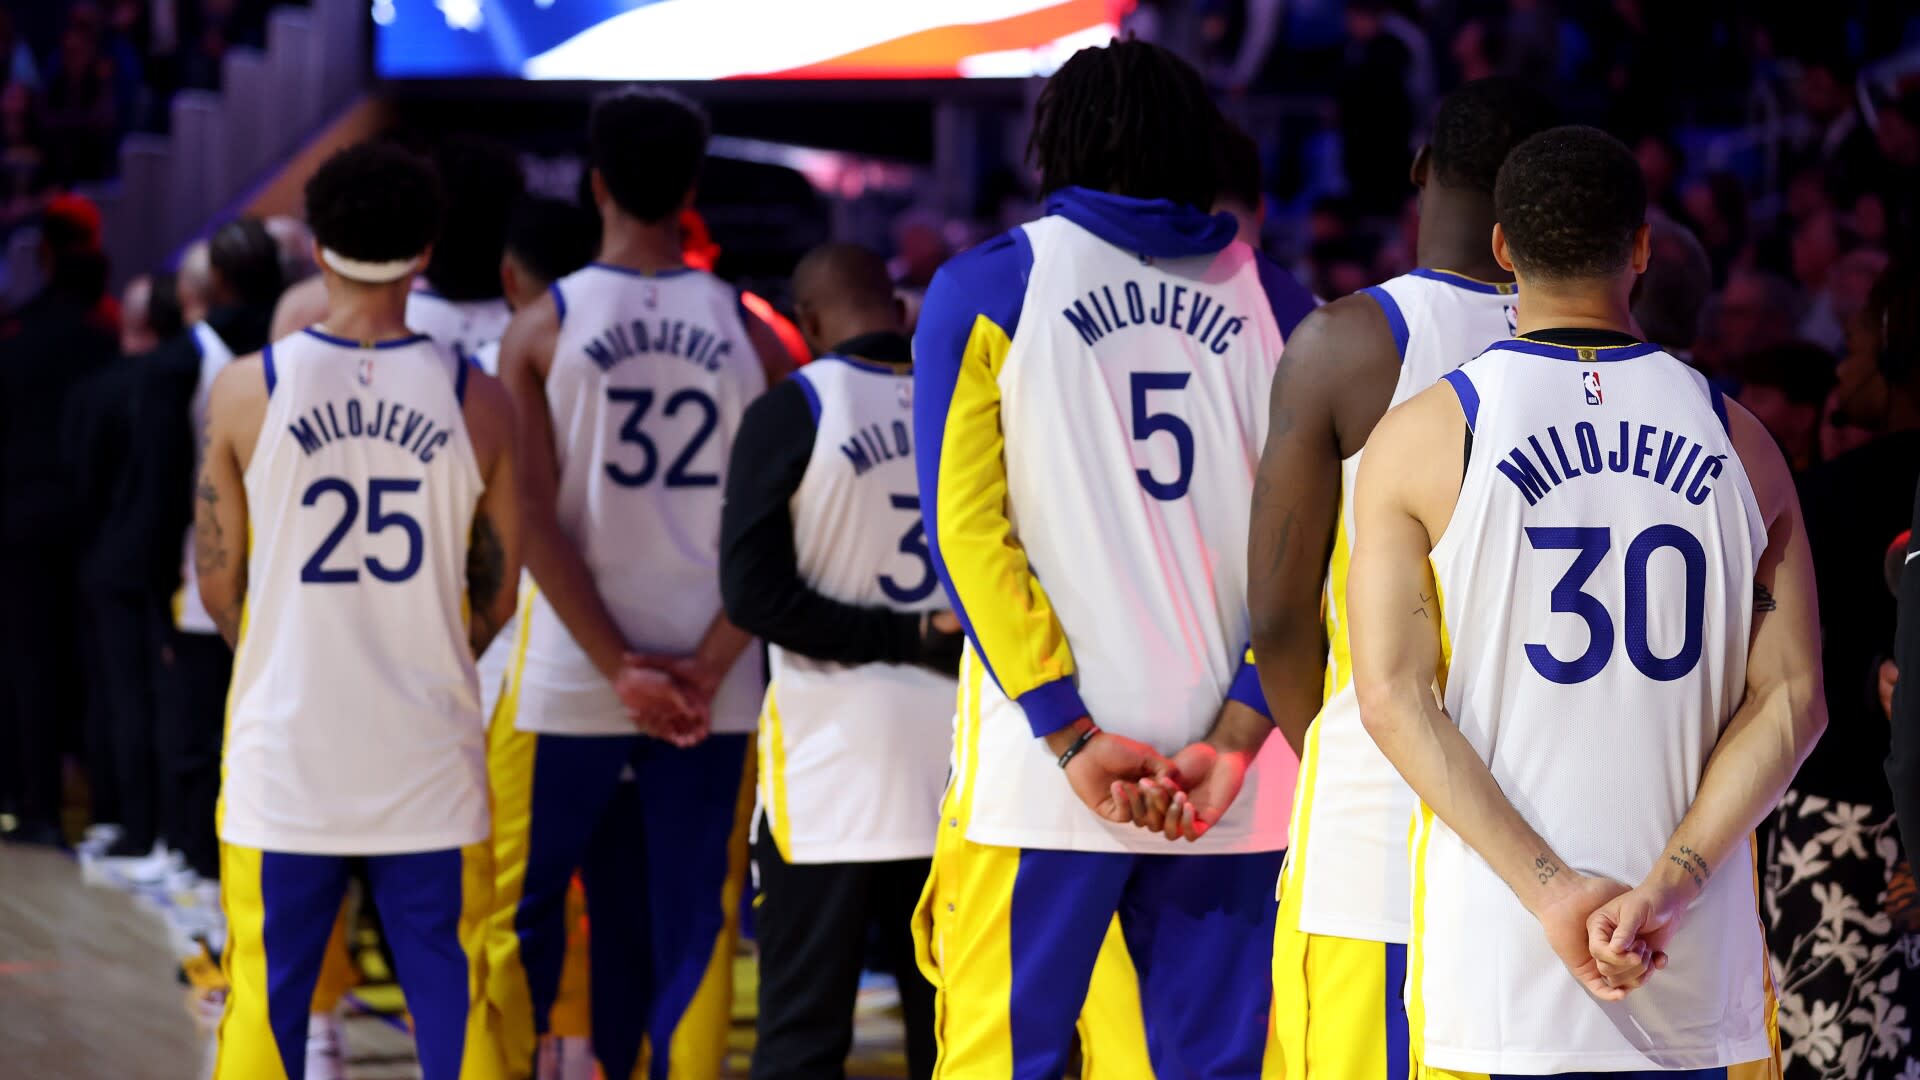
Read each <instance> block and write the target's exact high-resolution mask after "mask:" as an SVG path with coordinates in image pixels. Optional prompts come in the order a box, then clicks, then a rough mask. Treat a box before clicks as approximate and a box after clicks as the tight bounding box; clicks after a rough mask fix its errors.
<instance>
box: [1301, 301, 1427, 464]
mask: <svg viewBox="0 0 1920 1080" xmlns="http://www.w3.org/2000/svg"><path fill="white" fill-rule="evenodd" d="M1399 378H1400V350H1399V348H1398V346H1397V345H1395V343H1394V338H1393V330H1392V328H1391V327H1389V326H1388V325H1387V317H1386V314H1385V312H1383V311H1381V309H1380V305H1379V304H1378V303H1375V302H1374V301H1373V299H1372V298H1370V297H1367V296H1364V295H1362V294H1359V293H1355V294H1353V295H1351V296H1343V297H1341V298H1340V299H1338V300H1335V301H1333V302H1332V303H1329V304H1324V305H1322V306H1320V307H1318V308H1315V309H1314V310H1313V311H1311V312H1309V313H1308V314H1307V316H1306V317H1305V318H1304V319H1301V320H1300V325H1298V326H1296V327H1294V330H1293V333H1292V334H1291V335H1290V336H1289V337H1288V338H1287V343H1286V348H1285V350H1284V351H1282V353H1281V355H1280V365H1279V368H1278V369H1277V370H1276V371H1275V373H1274V378H1273V393H1272V397H1271V403H1270V406H1269V422H1270V424H1271V425H1272V426H1273V429H1274V430H1276V431H1280V432H1284V431H1285V430H1287V429H1288V428H1289V427H1291V426H1292V425H1295V424H1300V423H1321V424H1324V425H1326V427H1327V428H1328V429H1329V430H1330V432H1331V434H1332V436H1333V438H1334V439H1335V441H1336V443H1337V444H1338V446H1339V451H1340V456H1341V457H1348V456H1351V455H1352V454H1354V453H1355V452H1357V451H1358V450H1359V449H1360V448H1361V447H1362V446H1364V445H1365V444H1366V442H1367V439H1368V437H1369V436H1370V435H1371V433H1372V431H1373V426H1374V424H1375V423H1376V422H1378V421H1379V419H1380V416H1381V414H1382V413H1383V412H1384V411H1385V410H1386V407H1387V405H1388V403H1389V402H1391V401H1392V400H1393V388H1394V384H1395V383H1396V382H1398V380H1399ZM1315 414H1317V415H1315Z"/></svg>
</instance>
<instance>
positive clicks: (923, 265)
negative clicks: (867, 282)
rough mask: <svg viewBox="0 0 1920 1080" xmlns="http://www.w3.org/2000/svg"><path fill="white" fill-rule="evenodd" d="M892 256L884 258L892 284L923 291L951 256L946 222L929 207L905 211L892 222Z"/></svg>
mask: <svg viewBox="0 0 1920 1080" xmlns="http://www.w3.org/2000/svg"><path fill="white" fill-rule="evenodd" d="M893 247H894V251H895V253H896V254H895V255H894V257H893V258H892V259H889V260H888V261H887V270H888V272H889V273H891V274H892V275H893V283H894V284H895V285H898V286H899V287H900V288H902V289H906V290H910V291H913V292H924V291H926V288H927V283H928V282H931V281H932V280H933V272H934V271H935V270H938V269H940V266H941V264H943V263H945V262H946V261H947V259H948V258H950V257H951V256H952V255H953V249H952V248H951V247H950V246H949V245H948V244H947V236H946V223H945V221H944V220H943V219H942V218H941V217H940V215H938V214H936V213H934V212H933V211H931V210H917V209H916V210H908V211H907V212H906V213H903V214H901V215H900V216H899V218H897V219H896V220H895V221H894V223H893Z"/></svg>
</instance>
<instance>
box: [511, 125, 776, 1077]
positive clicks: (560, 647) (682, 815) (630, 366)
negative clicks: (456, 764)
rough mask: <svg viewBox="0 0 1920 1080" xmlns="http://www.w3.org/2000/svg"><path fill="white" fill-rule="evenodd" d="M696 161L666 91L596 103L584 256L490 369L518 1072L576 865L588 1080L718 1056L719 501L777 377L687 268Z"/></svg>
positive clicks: (743, 803) (741, 753) (733, 891)
mask: <svg viewBox="0 0 1920 1080" xmlns="http://www.w3.org/2000/svg"><path fill="white" fill-rule="evenodd" d="M706 141H707V122H706V117H705V116H704V115H703V114H701V113H700V112H699V111H698V110H697V109H696V108H695V107H694V106H692V105H691V104H689V103H687V102H686V101H684V100H682V99H680V98H678V97H675V96H672V95H667V94H661V93H641V92H631V93H624V94H620V95H616V96H614V97H610V98H607V99H604V100H602V101H601V102H599V103H598V104H597V105H596V106H595V108H594V111H593V117H592V120H591V122H590V130H589V143H590V151H589V153H590V159H591V166H592V173H591V178H592V180H591V182H592V190H593V196H594V199H595V201H596V203H597V204H598V209H599V211H600V220H601V244H600V257H599V260H598V261H597V262H594V263H592V264H590V265H589V266H588V267H587V268H585V269H583V270H581V271H579V272H578V273H575V274H572V275H569V276H568V277H566V278H565V279H563V280H561V281H559V282H558V283H556V284H555V285H554V286H553V288H552V289H551V290H549V293H548V295H547V296H545V297H542V298H541V299H540V300H539V301H538V302H536V303H534V304H532V305H529V306H528V307H526V308H524V309H522V310H521V311H519V312H518V313H516V314H515V315H514V320H513V323H512V325H511V326H510V327H509V328H508V331H507V336H506V338H505V339H504V340H503V341H502V343H501V348H500V367H501V372H502V375H503V378H504V380H505V382H506V384H507V387H508V390H509V391H510V392H511V393H512V394H513V396H514V399H515V404H516V407H517V408H516V413H517V416H518V419H519V423H520V425H521V438H520V445H521V448H522V450H523V451H524V453H525V467H524V469H523V471H522V476H523V478H524V480H525V487H524V488H523V490H522V492H521V496H522V497H521V506H522V510H523V513H524V514H525V517H526V523H527V554H528V561H527V566H528V570H529V572H530V573H531V574H532V576H533V580H534V585H535V590H534V592H533V595H532V597H531V598H530V600H529V601H528V603H527V604H525V605H523V609H522V613H521V626H520V638H519V641H518V643H517V646H516V648H517V655H516V659H515V662H514V664H513V666H512V669H511V673H510V675H509V681H508V685H507V690H506V694H505V696H504V697H503V699H502V705H501V708H500V709H499V710H498V712H497V713H496V716H495V719H494V726H495V732H494V737H493V740H492V744H491V747H492V757H491V761H492V779H493V798H494V807H495V812H496V813H497V814H498V815H499V820H498V827H497V828H496V829H495V843H496V855H497V862H498V864H499V874H500V876H499V880H498V897H497V901H498V909H497V911H496V915H495V922H494V928H493V932H492V935H491V940H490V943H489V956H490V961H491V964H490V991H489V992H490V995H491V996H492V998H493V1000H494V1003H495V1005H496V1007H498V1008H499V1010H500V1012H501V1014H502V1016H503V1017H504V1018H505V1025H506V1027H505V1030H506V1032H507V1039H508V1042H507V1049H508V1053H509V1064H510V1065H511V1066H512V1067H515V1068H518V1069H521V1070H523V1071H524V1069H525V1068H526V1065H525V1062H526V1060H527V1058H528V1057H529V1056H530V1055H531V1053H532V1051H533V1049H534V1042H535V1038H536V1036H539V1035H545V1034H547V1033H548V1030H549V1027H548V1025H549V1013H550V1010H551V1007H552V1004H553V1000H554V994H555V987H556V985H557V983H558V980H559V975H560V969H561V955H562V950H563V944H564V937H563V933H562V917H561V913H562V901H563V899H564V897H565V894H566V889H567V883H568V881H569V880H570V879H571V878H572V876H573V873H574V871H575V870H576V869H580V870H582V873H583V879H584V881H585V884H586V890H587V903H588V909H589V912H590V915H591V917H592V922H593V933H592V935H591V937H590V946H591V957H592V960H591V963H590V965H589V966H590V970H591V981H592V992H591V993H592V1008H593V1040H594V1049H595V1052H596V1054H597V1056H598V1058H599V1060H600V1063H601V1067H602V1069H603V1070H604V1071H605V1073H606V1074H607V1075H608V1076H622V1077H624V1076H628V1075H630V1074H631V1073H632V1071H633V1069H634V1064H635V1062H636V1061H637V1060H639V1057H640V1054H641V1046H642V1041H643V1039H644V1040H646V1041H647V1042H648V1043H649V1044H650V1045H651V1047H652V1056H651V1058H650V1061H649V1069H650V1071H651V1074H652V1075H653V1076H656V1077H666V1076H668V1075H673V1076H683V1075H684V1076H711V1075H714V1074H716V1073H717V1072H718V1071H719V1069H720V1066H721V1062H722V1060H723V1057H724V1054H725V1050H726V1037H727V1030H728V1027H729V1024H730V1021H729V1015H728V1009H729V1005H728V1003H729V1002H730V1001H731V999H732V987H731V982H732V956H733V943H734V939H735V935H736V931H737V925H736V923H737V910H738V898H739V895H740V890H741V888H742V887H743V885H744V877H745V869H746V867H745V864H746V827H747V823H748V810H749V808H750V806H751V802H750V801H749V800H750V799H751V772H750V769H751V768H752V764H753V762H752V755H751V751H750V747H751V739H752V731H753V729H754V726H755V724H756V722H757V719H758V715H759V699H760V694H761V689H762V686H763V682H762V679H763V675H762V671H761V663H760V657H759V652H758V650H757V649H754V650H750V649H749V648H748V646H749V644H750V642H751V637H750V636H749V635H747V634H745V633H742V632H741V631H740V630H738V629H737V628H735V627H734V626H733V625H732V624H731V623H729V622H728V621H727V618H726V615H725V613H724V612H722V610H721V602H720V584H719V572H718V564H719V546H720V506H721V495H722V484H723V482H724V479H725V473H726V467H727V451H728V448H729V447H730V446H731V445H732V442H733V435H734V432H735V431H737V430H738V429H739V424H740V417H741V415H742V414H743V413H744V412H745V411H746V407H747V405H748V403H749V402H751V401H752V400H753V399H754V398H755V397H758V396H759V395H760V393H761V392H762V391H763V390H765V389H766V386H767V382H768V379H769V369H770V368H773V367H774V366H775V365H782V364H783V361H782V360H781V355H782V354H781V353H780V351H779V348H778V343H777V341H775V340H773V339H772V336H771V334H770V333H769V332H767V331H766V328H765V327H764V325H762V324H760V323H759V322H758V320H753V319H749V318H746V317H745V316H743V314H742V312H741V309H740V304H739V297H738V294H737V293H736V292H735V291H734V290H733V289H732V288H731V287H729V286H728V285H726V284H725V283H724V282H722V281H720V280H719V279H718V278H715V277H713V276H712V275H710V274H707V273H704V272H701V271H697V270H693V269H691V268H690V267H688V266H687V265H686V264H685V263H684V261H683V260H682V256H681V237H680V230H679V225H678V218H679V215H680V212H681V210H683V209H684V208H686V207H687V206H688V205H690V204H691V202H692V199H693V191H694V184H695V181H696V179H697V177H698V174H699V170H700V166H701V163H702V161H703V159H704V157H705V152H706ZM503 724H504V725H509V726H510V727H509V729H508V732H503V731H502V730H501V725H503ZM509 733H513V734H517V735H519V736H524V738H521V739H511V738H508V737H507V736H508V734H509ZM709 733H710V734H709ZM655 736H659V737H655ZM525 742H531V743H532V744H533V748H532V749H531V750H530V751H529V750H526V749H524V748H523V747H522V746H520V745H518V744H520V743H525ZM623 778H626V779H629V780H631V782H625V783H623V782H622V781H623Z"/></svg>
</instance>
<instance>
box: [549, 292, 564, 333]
mask: <svg viewBox="0 0 1920 1080" xmlns="http://www.w3.org/2000/svg"><path fill="white" fill-rule="evenodd" d="M547 292H549V293H552V294H553V324H554V325H555V326H559V325H560V324H561V323H564V322H566V321H567V294H565V293H563V292H561V291H560V283H559V282H557V281H556V282H554V283H553V284H551V285H549V286H547Z"/></svg>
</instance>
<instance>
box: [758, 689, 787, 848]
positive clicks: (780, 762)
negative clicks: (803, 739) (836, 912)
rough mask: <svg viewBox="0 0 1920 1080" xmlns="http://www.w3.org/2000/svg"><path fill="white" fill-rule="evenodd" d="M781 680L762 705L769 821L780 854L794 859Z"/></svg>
mask: <svg viewBox="0 0 1920 1080" xmlns="http://www.w3.org/2000/svg"><path fill="white" fill-rule="evenodd" d="M779 694H780V683H779V682H778V681H775V682H772V683H769V684H768V685H767V699H766V703H765V704H764V705H762V706H761V708H760V741H761V742H762V743H764V744H765V745H766V748H767V792H766V797H767V825H768V827H769V828H771V829H772V830H773V846H774V847H776V848H779V849H780V857H781V858H783V859H786V860H788V861H789V862H791V861H792V860H793V820H792V818H791V817H789V811H788V807H787V740H786V730H785V728H784V727H783V726H782V725H781V723H780V698H779Z"/></svg>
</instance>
